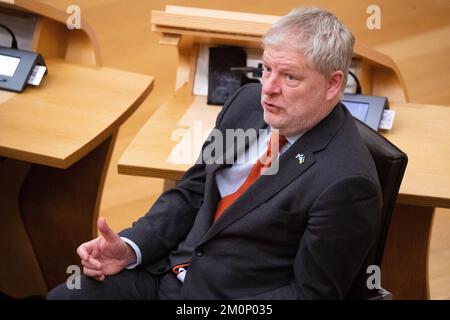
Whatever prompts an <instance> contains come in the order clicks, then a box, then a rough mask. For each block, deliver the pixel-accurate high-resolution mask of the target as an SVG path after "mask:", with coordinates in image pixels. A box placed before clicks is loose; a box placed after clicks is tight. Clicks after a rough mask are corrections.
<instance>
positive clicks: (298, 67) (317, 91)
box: [261, 47, 335, 136]
mask: <svg viewBox="0 0 450 320" xmlns="http://www.w3.org/2000/svg"><path fill="white" fill-rule="evenodd" d="M263 65H264V72H263V77H262V83H263V85H262V94H261V104H262V107H263V109H264V121H265V122H266V123H268V124H269V125H270V126H271V127H272V128H275V129H279V130H280V134H283V135H288V136H289V135H294V134H297V133H300V132H302V131H305V130H308V129H310V128H311V127H313V126H315V125H316V124H317V123H318V122H320V120H322V119H323V118H324V117H325V116H326V115H327V114H328V113H329V112H330V111H331V109H332V107H333V106H334V104H333V101H332V100H334V98H335V97H334V96H333V97H331V96H330V94H329V91H330V90H329V88H330V80H328V79H327V78H326V77H325V76H324V75H323V74H321V73H320V72H319V71H317V70H315V69H313V68H312V67H310V66H309V64H308V63H307V61H306V58H305V57H304V56H303V55H302V54H301V53H300V52H299V51H298V50H296V49H294V48H289V47H285V48H271V47H269V48H265V50H264V54H263Z"/></svg>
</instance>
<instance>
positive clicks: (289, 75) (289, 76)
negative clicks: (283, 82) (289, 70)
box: [287, 74, 298, 81]
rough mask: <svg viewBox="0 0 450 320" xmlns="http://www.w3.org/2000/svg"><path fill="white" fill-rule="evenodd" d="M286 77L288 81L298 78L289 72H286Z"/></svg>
mask: <svg viewBox="0 0 450 320" xmlns="http://www.w3.org/2000/svg"><path fill="white" fill-rule="evenodd" d="M287 79H288V80H289V81H294V80H298V79H297V77H294V76H293V75H291V74H288V75H287Z"/></svg>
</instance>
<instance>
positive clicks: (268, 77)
mask: <svg viewBox="0 0 450 320" xmlns="http://www.w3.org/2000/svg"><path fill="white" fill-rule="evenodd" d="M353 44H354V38H353V35H352V34H351V33H350V32H349V31H348V30H347V28H346V27H345V26H344V25H342V23H341V22H339V21H338V20H337V18H336V17H335V16H334V15H332V14H331V13H329V12H326V11H323V10H320V9H296V10H294V11H292V12H291V13H290V14H288V15H287V16H285V17H283V18H282V19H280V20H279V21H278V22H277V23H276V24H275V25H274V26H273V27H272V28H271V29H270V30H269V31H268V33H267V35H266V36H265V37H264V39H263V45H264V54H263V64H264V73H263V79H262V80H263V84H262V86H261V85H258V84H250V85H247V86H244V87H242V88H241V89H239V90H238V91H237V92H236V93H235V94H234V95H233V96H232V97H231V98H230V99H229V100H228V101H227V102H226V103H225V105H224V107H223V110H222V111H221V113H220V114H219V116H218V118H217V121H216V128H215V131H214V132H215V134H216V135H217V134H222V135H223V136H225V135H226V133H227V132H226V130H230V129H235V130H237V129H242V130H243V131H244V132H245V131H248V130H259V129H266V130H267V132H269V134H268V135H266V136H265V135H264V134H262V133H261V132H263V131H261V132H260V131H258V132H259V135H257V139H249V140H250V141H247V143H246V145H245V148H244V149H243V151H242V150H241V151H242V152H241V151H239V150H235V147H234V146H233V147H230V146H227V145H226V143H225V146H224V147H225V149H224V150H225V154H223V155H222V154H221V153H220V152H216V153H215V154H214V157H213V158H215V159H216V160H217V159H219V158H220V159H222V160H223V159H228V160H229V159H232V160H234V161H235V162H234V163H232V164H230V163H229V161H225V162H226V163H228V164H223V163H217V162H220V161H216V162H213V163H210V162H207V161H205V158H200V161H199V162H198V163H197V164H195V165H194V166H193V167H191V168H190V169H189V170H188V171H187V172H186V174H185V176H184V177H183V179H182V180H181V181H180V183H179V184H178V185H177V186H176V187H175V188H173V189H171V190H168V191H167V192H165V193H163V194H162V195H161V196H160V198H159V199H158V200H157V201H156V203H155V204H154V205H153V207H152V208H151V209H150V211H149V212H148V213H147V214H146V215H145V216H144V217H142V218H141V219H139V220H138V221H137V222H135V223H134V224H133V226H132V227H131V228H129V229H126V230H123V231H122V232H120V233H119V235H117V234H115V233H114V232H113V231H112V230H111V229H109V227H108V226H107V224H106V221H105V220H104V219H103V218H100V219H99V221H98V229H99V231H100V233H101V236H100V237H98V238H97V239H94V240H92V241H90V242H87V243H84V244H82V245H81V246H80V247H79V248H78V254H79V255H80V257H81V259H82V264H83V266H84V273H85V275H86V276H83V278H82V281H81V289H80V290H69V289H67V288H66V286H65V284H63V285H61V286H59V287H57V288H56V289H54V290H53V291H52V292H50V294H49V298H52V299H65V298H74V299H76V298H84V299H114V298H118V299H127V298H129V299H133V298H136V299H339V298H345V297H346V295H347V293H348V291H349V289H350V287H351V285H352V281H353V280H354V278H355V277H356V275H357V274H358V272H359V271H360V269H361V266H362V264H363V260H364V258H365V257H366V255H367V253H368V251H369V249H370V248H371V246H372V244H373V242H374V239H375V235H376V233H377V231H378V227H379V223H380V211H381V191H380V186H379V182H378V177H377V174H376V169H375V165H374V163H373V161H372V158H371V156H370V154H369V152H368V150H367V149H366V147H365V145H364V143H363V142H362V140H361V138H360V136H359V134H358V131H357V129H356V127H355V124H354V121H353V118H352V117H351V115H350V114H349V112H348V111H347V110H346V109H345V108H344V107H343V105H342V104H341V103H340V102H339V101H340V97H341V94H342V92H343V88H344V86H345V83H346V78H347V77H346V74H347V71H348V67H349V65H350V62H351V58H352V52H353ZM242 130H241V131H242ZM264 136H265V137H264ZM269 136H270V138H267V137H269ZM274 137H276V138H277V139H274ZM224 140H226V139H224ZM275 140H276V141H275ZM214 141H216V140H215V139H213V138H212V136H210V138H209V139H207V141H206V142H205V144H204V145H203V148H202V155H204V154H205V153H206V151H207V150H211V146H212V144H213V143H215V142H214ZM274 141H275V142H274ZM216 142H217V141H216ZM216 145H217V144H216ZM251 150H264V152H262V153H260V152H257V153H256V156H255V155H253V156H252V152H250V151H251ZM266 150H270V152H268V151H266ZM278 155H279V157H278ZM239 159H247V160H248V161H244V163H240V162H239V161H238V160H239ZM265 160H267V162H266V164H268V166H269V168H276V170H274V171H272V172H271V173H270V174H264V173H265V172H266V171H265V170H267V169H268V168H267V166H264V165H261V164H262V163H263V162H264V161H265ZM94 278H95V279H94Z"/></svg>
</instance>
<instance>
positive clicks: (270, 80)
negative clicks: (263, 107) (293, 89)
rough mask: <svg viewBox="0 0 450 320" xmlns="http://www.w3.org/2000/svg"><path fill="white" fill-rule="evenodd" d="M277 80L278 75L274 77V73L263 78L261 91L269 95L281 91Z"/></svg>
mask: <svg viewBox="0 0 450 320" xmlns="http://www.w3.org/2000/svg"><path fill="white" fill-rule="evenodd" d="M278 80H279V79H278V77H276V76H275V75H270V76H269V77H267V78H263V81H262V83H263V85H262V93H263V94H266V95H269V96H270V95H274V94H279V93H281V88H280V85H279V83H278V82H279V81H278Z"/></svg>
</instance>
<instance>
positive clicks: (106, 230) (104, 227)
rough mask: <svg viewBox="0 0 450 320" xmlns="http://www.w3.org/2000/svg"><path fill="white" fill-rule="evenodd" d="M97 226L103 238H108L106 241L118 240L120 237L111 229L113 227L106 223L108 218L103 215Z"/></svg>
mask: <svg viewBox="0 0 450 320" xmlns="http://www.w3.org/2000/svg"><path fill="white" fill-rule="evenodd" d="M97 228H98V231H100V233H101V235H102V236H103V238H104V239H105V240H106V242H113V241H115V240H117V238H118V237H119V236H118V235H117V234H116V233H114V231H112V230H111V228H110V227H109V226H108V224H107V223H106V219H105V218H103V217H100V218H99V219H98V221H97Z"/></svg>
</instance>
